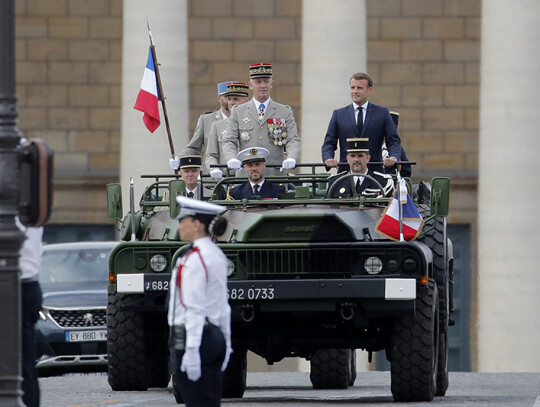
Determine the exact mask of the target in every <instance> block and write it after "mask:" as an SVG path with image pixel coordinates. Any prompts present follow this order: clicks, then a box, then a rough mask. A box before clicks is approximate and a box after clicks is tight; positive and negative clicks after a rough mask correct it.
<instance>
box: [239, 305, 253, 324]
mask: <svg viewBox="0 0 540 407" xmlns="http://www.w3.org/2000/svg"><path fill="white" fill-rule="evenodd" d="M240 317H241V318H242V320H243V321H244V322H248V323H249V322H251V321H253V320H254V319H255V311H254V310H253V305H251V304H246V305H243V306H242V312H241V313H240Z"/></svg>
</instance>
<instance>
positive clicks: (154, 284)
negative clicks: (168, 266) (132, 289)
mask: <svg viewBox="0 0 540 407" xmlns="http://www.w3.org/2000/svg"><path fill="white" fill-rule="evenodd" d="M170 281H171V275H170V274H145V275H144V291H146V292H147V291H168V290H169V283H170Z"/></svg>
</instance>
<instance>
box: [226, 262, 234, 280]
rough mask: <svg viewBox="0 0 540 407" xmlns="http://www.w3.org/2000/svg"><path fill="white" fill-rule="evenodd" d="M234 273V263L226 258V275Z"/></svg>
mask: <svg viewBox="0 0 540 407" xmlns="http://www.w3.org/2000/svg"><path fill="white" fill-rule="evenodd" d="M232 273H234V263H233V261H232V260H231V259H227V277H229V276H230V275H232Z"/></svg>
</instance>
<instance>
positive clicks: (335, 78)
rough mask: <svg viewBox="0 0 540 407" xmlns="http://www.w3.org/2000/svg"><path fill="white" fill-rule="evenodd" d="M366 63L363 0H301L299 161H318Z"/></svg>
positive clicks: (361, 363) (362, 361)
mask: <svg viewBox="0 0 540 407" xmlns="http://www.w3.org/2000/svg"><path fill="white" fill-rule="evenodd" d="M366 66H367V57H366V2H365V0H337V1H327V0H309V1H304V2H303V3H302V127H301V128H302V135H301V136H302V157H301V160H302V162H304V163H307V162H317V163H319V162H321V163H322V156H321V146H322V143H323V141H324V136H325V134H326V129H327V128H328V122H329V121H330V117H331V116H332V112H333V110H334V109H337V108H340V107H343V106H345V105H347V104H348V103H351V98H350V95H349V78H350V77H351V75H352V74H353V73H355V72H359V71H363V72H365V71H366ZM336 158H338V155H337V152H336ZM319 170H320V171H324V168H320V169H319ZM299 368H300V370H304V371H308V370H309V362H305V361H303V360H302V361H301V362H300V366H299ZM357 370H359V371H362V370H367V353H366V352H358V355H357Z"/></svg>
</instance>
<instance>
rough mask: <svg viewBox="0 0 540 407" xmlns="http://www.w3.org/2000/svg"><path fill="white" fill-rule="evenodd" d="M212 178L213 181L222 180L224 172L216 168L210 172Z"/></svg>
mask: <svg viewBox="0 0 540 407" xmlns="http://www.w3.org/2000/svg"><path fill="white" fill-rule="evenodd" d="M210 177H212V179H221V178H223V172H222V171H221V170H220V169H219V168H214V169H213V170H212V171H210Z"/></svg>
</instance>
